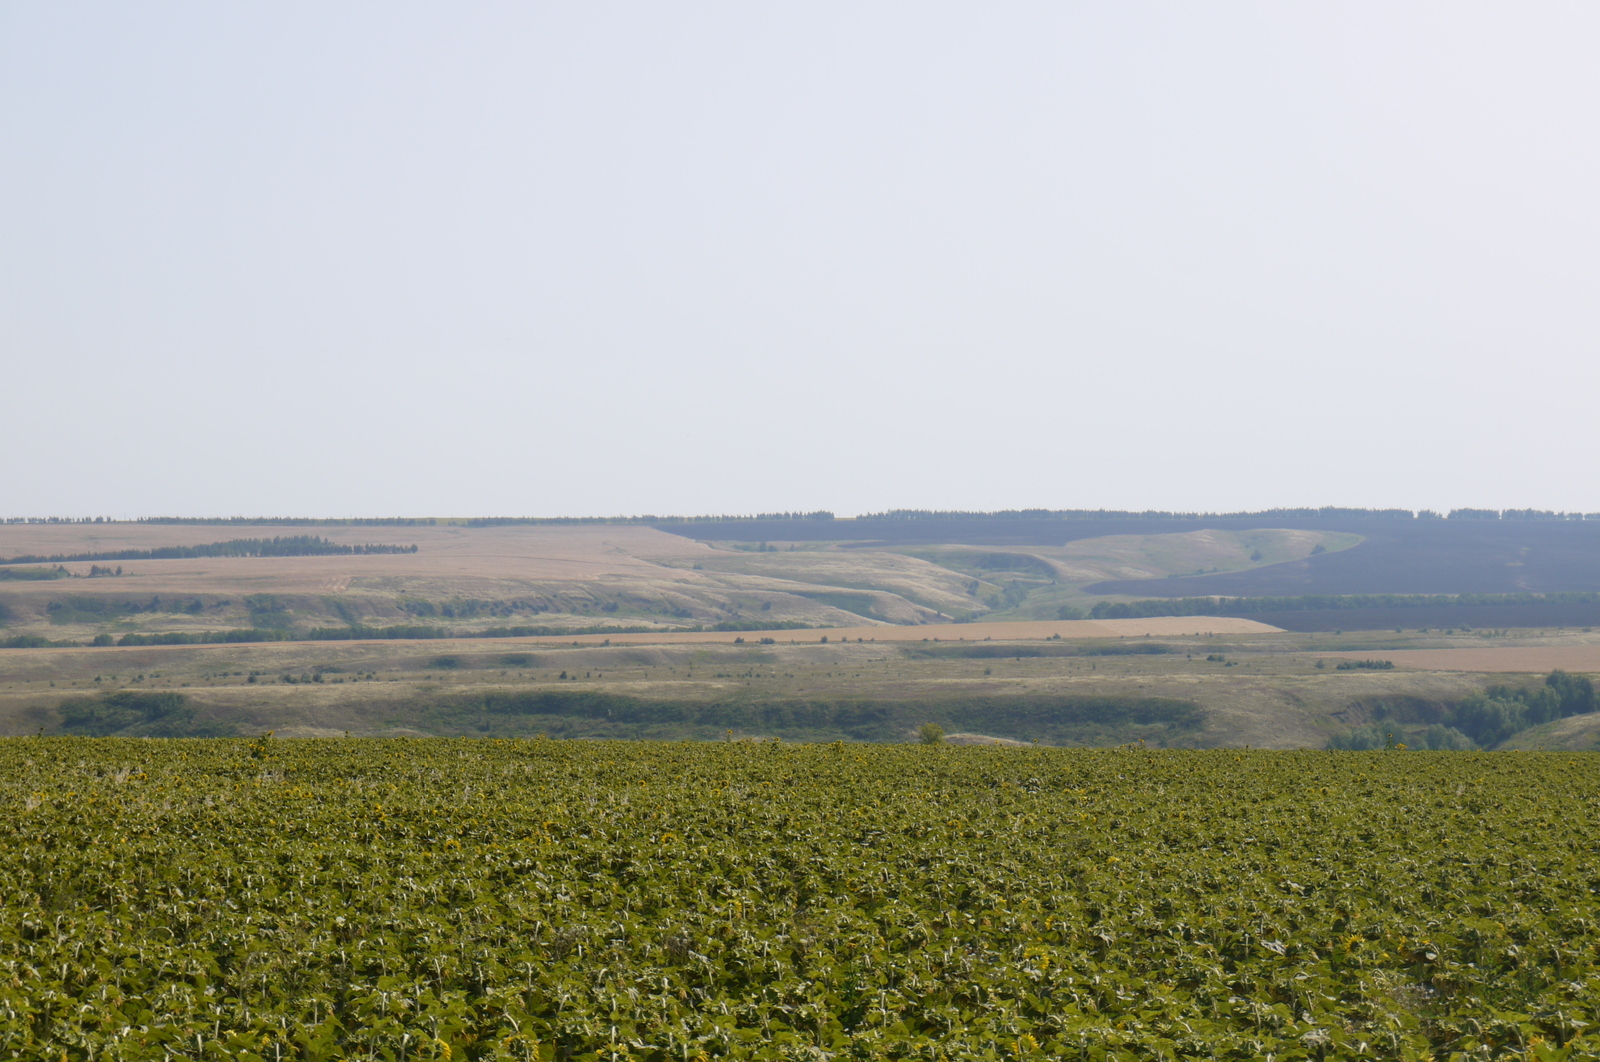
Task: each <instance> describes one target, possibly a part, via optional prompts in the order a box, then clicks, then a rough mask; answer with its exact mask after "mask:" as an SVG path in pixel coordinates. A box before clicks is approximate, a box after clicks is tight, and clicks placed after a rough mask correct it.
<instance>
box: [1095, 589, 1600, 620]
mask: <svg viewBox="0 0 1600 1062" xmlns="http://www.w3.org/2000/svg"><path fill="white" fill-rule="evenodd" d="M1596 603H1600V593H1597V592H1594V591H1590V590H1572V591H1565V592H1561V593H1551V594H1532V593H1517V594H1302V595H1300V596H1297V597H1181V598H1154V599H1145V600H1140V601H1097V602H1095V603H1094V605H1093V606H1092V607H1091V608H1090V609H1089V615H1090V617H1092V618H1093V619H1144V618H1146V617H1150V616H1241V615H1249V614H1251V613H1254V612H1309V611H1313V610H1320V609H1354V608H1437V607H1440V606H1444V605H1450V606H1462V607H1470V606H1473V605H1547V604H1580V605H1592V604H1596Z"/></svg>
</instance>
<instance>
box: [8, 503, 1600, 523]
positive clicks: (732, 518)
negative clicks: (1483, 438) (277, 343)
mask: <svg viewBox="0 0 1600 1062" xmlns="http://www.w3.org/2000/svg"><path fill="white" fill-rule="evenodd" d="M836 519H837V520H841V521H846V522H850V521H854V522H861V523H871V522H877V521H901V522H909V521H942V520H997V521H999V520H1003V521H1015V520H1061V521H1066V520H1181V521H1196V520H1272V519H1277V520H1515V521H1530V520H1531V521H1557V520H1600V513H1565V512H1558V511H1555V510H1550V509H1451V510H1450V511H1449V512H1448V513H1446V514H1440V513H1436V512H1434V511H1433V510H1432V509H1418V510H1411V509H1351V508H1342V507H1339V506H1334V505H1325V506H1321V507H1320V508H1299V509H1296V508H1280V509H1259V510H1253V511H1242V512H1230V513H1213V512H1170V511H1167V510H1164V509H1146V510H1143V511H1139V512H1135V511H1132V510H1124V509H999V510H995V511H993V512H985V511H971V512H968V511H965V510H961V509H888V510H885V511H883V512H881V513H862V514H861V515H860V516H856V517H835V516H834V514H833V513H831V512H829V511H827V510H825V509H819V510H817V511H815V512H785V513H753V514H752V513H746V514H743V515H735V514H722V515H702V516H653V515H648V514H646V515H641V516H471V517H439V516H348V517H333V516H330V517H320V516H141V517H136V518H134V519H132V520H118V519H115V518H113V517H108V516H8V517H5V518H3V519H0V523H5V524H197V525H229V524H238V525H254V526H265V527H272V526H281V527H439V526H456V527H507V526H515V525H522V524H528V525H545V526H561V525H581V524H643V525H651V524H720V523H756V522H773V521H793V520H805V521H810V520H836Z"/></svg>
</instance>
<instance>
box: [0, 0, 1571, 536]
mask: <svg viewBox="0 0 1600 1062" xmlns="http://www.w3.org/2000/svg"><path fill="white" fill-rule="evenodd" d="M1597 54H1600V6H1597V5H1595V4H1593V3H1588V2H1586V3H1570V4H1558V3H1517V4H1508V3H1503V2H1497V3H1494V4H1475V3H1461V2H1454V0H1452V2H1450V3H1437V4H1433V3H1418V2H1409V0H1408V2H1405V3H1394V2H1393V0H1386V2H1382V3H1376V2H1374V3H1349V2H1339V3H1320V4H1312V3H1284V2H1273V3H1254V4H1247V3H1205V4H1196V3H1191V2H1183V3H1137V2H1127V0H1114V2H1112V0H1107V2H1099V3H1068V2H1052V3H1037V4H1032V3H1003V2H1002V3H996V2H984V3H976V2H974V3H965V4H950V3H933V2H928V0H917V2H915V3H873V2H862V0H850V2H848V3H827V2H819V0H807V2H806V3H788V4H778V3H759V4H753V3H748V2H738V3H733V2H729V3H682V2H675V3H670V4H669V3H654V4H649V3H629V4H607V3H597V2H590V0H584V2H581V3H580V2H572V3H561V4H539V3H526V2H519V3H507V4H494V3H482V2H474V3H468V4H461V3H431V4H416V3H397V2H392V0H386V2H384V3H381V4H380V3H371V4H357V3H331V2H328V0H318V2H317V3H301V4H297V3H287V2H283V0H275V2H273V3H270V4H269V3H227V4H219V3H213V2H206V3H158V2H142V3H138V4H128V3H105V4H95V3H79V2H72V0H53V2H51V3H24V2H21V0H0V388H3V390H4V394H5V396H6V400H5V401H4V403H3V404H0V410H3V411H4V412H3V416H4V418H5V419H4V422H3V434H0V438H3V439H4V452H3V455H0V515H47V514H63V515H67V514H71V515H81V514H91V515H92V514H102V513H103V514H107V515H127V516H135V515H151V514H187V515H213V514H252V515H254V514H303V515H335V516H337V515H387V514H406V515H473V514H500V515H566V514H589V513H606V514H610V513H644V512H654V513H701V512H753V511H767V510H779V509H813V508H829V509H833V510H835V511H837V512H839V513H840V514H842V515H843V514H851V513H856V512H862V511H871V510H878V509H884V508H891V507H916V508H925V507H926V508H967V509H995V508H1013V507H1030V506H1042V507H1050V508H1078V507H1100V506H1105V507H1112V508H1141V509H1142V508H1171V509H1209V510H1228V509H1241V508H1258V507H1266V506H1273V505H1321V504H1338V505H1372V506H1390V505H1397V506H1406V507H1422V506H1431V507H1435V508H1448V507H1451V506H1468V505H1470V506H1485V507H1504V506H1518V507H1521V506H1534V507H1539V508H1555V509H1567V510H1573V509H1582V510H1587V511H1600V475H1596V471H1595V468H1594V464H1595V455H1596V452H1597V450H1600V446H1597V442H1596V434H1597V424H1596V412H1595V411H1596V402H1595V399H1596V394H1597V384H1600V302H1597V300H1600V115H1597V112H1600V63H1597V62H1596V60H1595V56H1596V55H1597Z"/></svg>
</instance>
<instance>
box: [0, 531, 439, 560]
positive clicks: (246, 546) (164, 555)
mask: <svg viewBox="0 0 1600 1062" xmlns="http://www.w3.org/2000/svg"><path fill="white" fill-rule="evenodd" d="M416 551H417V547H416V546H415V545H411V546H385V545H378V544H375V543H366V544H363V545H348V546H347V545H343V544H341V543H338V542H329V541H328V540H327V539H325V538H322V537H320V536H316V535H290V536H287V537H284V538H232V539H229V540H228V541H226V542H211V543H208V544H206V545H203V546H161V547H158V548H156V549H119V550H110V551H106V552H99V553H57V554H55V555H53V556H49V557H43V556H23V557H11V558H8V559H6V560H0V564H60V563H62V562H64V561H120V560H193V559H195V558H199V557H325V556H350V555H353V554H356V555H359V554H368V553H415V552H416Z"/></svg>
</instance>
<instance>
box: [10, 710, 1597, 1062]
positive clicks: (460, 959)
mask: <svg viewBox="0 0 1600 1062" xmlns="http://www.w3.org/2000/svg"><path fill="white" fill-rule="evenodd" d="M1596 766H1597V761H1596V760H1594V759H1593V758H1591V757H1590V756H1588V755H1585V754H1578V753H1574V754H1563V753H1550V754H1546V753H1527V752H1522V753H1470V752H1461V753H1449V752H1446V753H1439V752H1406V751H1375V752H1299V753H1293V752H1290V753H1284V752H1248V751H1245V752H1240V751H1231V750H1229V751H1221V750H1212V751H1178V750H1162V751H1157V750H1146V749H1142V748H1138V747H1134V748H1119V749H1049V748H1031V749H996V748H981V747H969V748H951V747H947V746H940V745H929V746H921V745H914V746H912V745H908V746H872V745H847V744H833V745H785V744H779V743H777V742H768V743H749V742H725V743H700V744H689V743H681V744H665V743H656V744H652V743H623V742H559V741H549V740H540V739H535V740H516V741H498V740H484V739H428V740H388V741H380V740H370V741H369V740H343V741H339V740H331V741H328V740H294V741H283V740H277V739H273V738H270V737H267V738H259V739H255V740H243V739H213V740H199V739H195V740H166V741H159V740H132V739H114V738H107V739H94V738H71V737H68V738H25V739H7V740H5V741H0V807H3V809H4V814H3V815H0V1059H49V1060H70V1062H78V1060H91V1059H108V1060H109V1059H128V1060H144V1059H150V1060H162V1059H218V1060H220V1059H230V1060H231V1059H244V1060H247V1062H248V1060H273V1062H277V1060H283V1059H308V1060H320V1059H392V1060H401V1059H405V1060H413V1059H414V1060H423V1059H450V1060H460V1059H525V1060H535V1059H537V1060H546V1062H548V1060H555V1059H583V1060H601V1059H603V1060H608V1062H609V1060H621V1059H649V1060H662V1062H665V1060H669V1059H671V1060H683V1062H689V1060H694V1059H725V1058H726V1059H832V1058H838V1059H901V1058H904V1059H1046V1058H1050V1059H1062V1058H1065V1059H1093V1060H1122V1059H1127V1060H1133V1059H1140V1060H1143V1059H1214V1058H1216V1059H1268V1058H1272V1059H1284V1060H1287V1059H1318V1060H1327V1059H1357V1058H1362V1059H1479V1058H1484V1059H1487V1058H1517V1059H1547V1060H1548V1059H1591V1058H1600V1027H1597V1025H1596V1022H1597V1021H1600V1015H1597V1001H1600V771H1597V770H1596Z"/></svg>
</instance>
